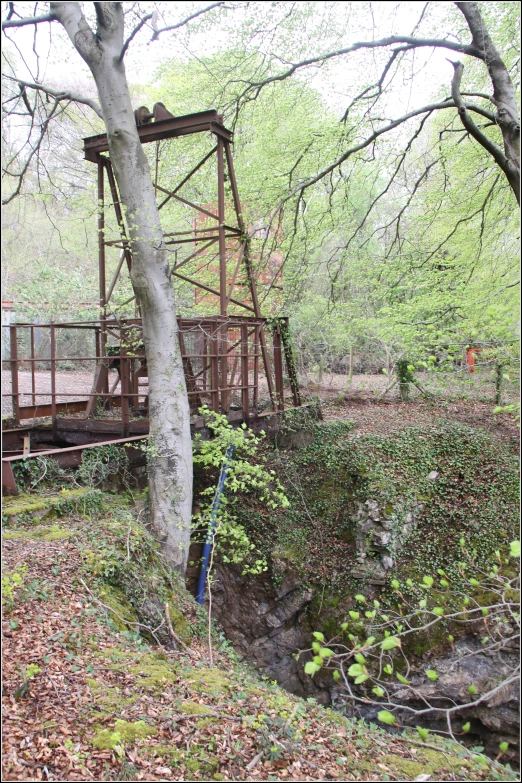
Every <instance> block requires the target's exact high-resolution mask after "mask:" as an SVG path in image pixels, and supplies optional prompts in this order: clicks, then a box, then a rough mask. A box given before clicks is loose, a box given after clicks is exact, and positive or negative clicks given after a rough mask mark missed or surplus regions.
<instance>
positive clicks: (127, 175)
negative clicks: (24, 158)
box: [50, 2, 192, 573]
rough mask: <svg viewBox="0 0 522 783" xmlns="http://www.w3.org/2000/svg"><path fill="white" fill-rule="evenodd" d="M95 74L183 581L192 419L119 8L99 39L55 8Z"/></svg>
mask: <svg viewBox="0 0 522 783" xmlns="http://www.w3.org/2000/svg"><path fill="white" fill-rule="evenodd" d="M50 5H51V13H52V14H53V15H54V18H56V19H57V20H58V21H59V22H61V24H62V25H63V26H64V28H65V29H66V31H67V33H68V35H69V38H70V39H71V41H72V43H73V45H74V46H75V48H76V50H77V51H78V52H79V53H80V55H81V56H82V57H83V59H84V60H85V62H86V63H87V65H88V66H89V68H90V70H91V72H92V75H93V77H94V80H95V82H96V87H97V89H98V96H99V100H100V105H101V109H102V113H103V118H104V121H105V126H106V128H107V137H108V142H109V152H110V157H111V161H112V165H113V167H114V173H115V176H116V181H117V183H118V188H119V192H120V197H121V200H122V203H123V205H124V209H125V215H126V221H127V225H128V229H129V236H130V240H131V249H132V270H131V280H132V285H133V288H134V292H135V293H136V296H137V297H138V299H139V302H140V306H141V312H142V320H143V342H144V345H145V353H146V356H147V367H148V376H149V420H150V438H149V443H150V447H151V450H152V452H151V454H150V455H149V499H150V506H151V515H152V523H153V525H154V527H155V528H156V531H157V532H158V533H159V534H160V536H161V539H162V543H163V548H164V551H165V553H166V554H167V555H168V558H169V560H170V562H171V564H172V565H173V567H174V568H175V569H177V570H179V571H180V572H182V573H184V571H185V568H186V564H187V557H188V548H189V543H190V527H191V517H192V440H191V435H190V411H189V404H188V397H187V390H186V386H185V375H184V372H183V364H182V360H181V353H180V347H179V339H178V326H177V319H176V312H175V302H174V292H173V288H172V284H171V282H170V281H169V276H168V271H169V266H168V259H167V253H166V248H165V244H164V240H163V233H162V230H161V224H160V218H159V213H158V209H157V205H156V198H155V194H154V187H153V185H152V179H151V174H150V169H149V165H148V161H147V158H146V156H145V153H144V152H143V149H142V146H141V142H140V139H139V136H138V131H137V128H136V123H135V120H134V112H133V109H132V104H131V99H130V94H129V89H128V85H127V78H126V75H125V67H124V64H123V59H122V57H121V52H122V47H123V33H124V19H123V10H122V5H121V3H113V2H98V3H94V6H95V10H96V16H97V30H96V35H94V34H93V32H92V30H91V28H90V27H89V24H88V23H87V21H86V19H85V17H84V16H83V13H82V10H81V7H80V5H79V3H74V2H51V4H50Z"/></svg>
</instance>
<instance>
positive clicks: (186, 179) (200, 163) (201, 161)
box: [158, 145, 217, 210]
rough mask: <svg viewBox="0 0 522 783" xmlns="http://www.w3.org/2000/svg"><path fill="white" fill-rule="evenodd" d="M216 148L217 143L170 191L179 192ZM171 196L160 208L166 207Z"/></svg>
mask: <svg viewBox="0 0 522 783" xmlns="http://www.w3.org/2000/svg"><path fill="white" fill-rule="evenodd" d="M216 150H217V145H216V146H215V147H212V149H211V150H210V152H209V153H208V154H207V155H205V157H204V158H203V159H202V160H200V161H199V163H198V164H197V165H196V166H194V168H193V169H192V170H191V171H190V172H189V173H188V174H187V176H186V177H184V178H183V179H182V180H181V182H180V183H179V185H176V187H175V188H174V190H171V191H169V193H171V194H174V193H177V192H178V190H181V188H182V187H183V185H186V183H187V182H188V181H189V179H190V178H191V177H193V176H194V174H195V173H196V172H197V171H199V169H200V168H201V167H202V166H203V165H204V164H205V163H206V162H207V160H208V159H209V158H211V157H212V155H213V154H214V153H215V151H216ZM171 198H172V196H171V195H169V196H168V197H167V198H166V199H164V201H162V202H161V204H160V205H159V207H158V210H160V209H161V208H162V207H164V206H165V204H166V203H167V202H168V201H170V199H171Z"/></svg>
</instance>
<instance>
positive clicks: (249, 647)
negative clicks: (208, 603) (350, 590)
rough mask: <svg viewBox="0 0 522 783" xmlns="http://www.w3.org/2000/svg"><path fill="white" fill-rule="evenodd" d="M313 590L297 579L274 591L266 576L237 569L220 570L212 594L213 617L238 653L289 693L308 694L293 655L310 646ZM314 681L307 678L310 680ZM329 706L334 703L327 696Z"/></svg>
mask: <svg viewBox="0 0 522 783" xmlns="http://www.w3.org/2000/svg"><path fill="white" fill-rule="evenodd" d="M312 596H313V592H312V590H310V589H309V588H306V587H304V586H303V585H302V583H301V580H300V579H299V577H297V576H296V575H291V574H289V575H288V576H287V578H286V579H285V578H283V581H282V583H281V586H280V587H279V588H275V587H274V585H273V584H272V582H271V580H270V578H269V577H268V576H266V575H264V574H263V575H260V576H256V577H252V576H250V575H248V576H246V577H245V576H242V575H241V573H240V571H239V569H237V568H235V567H233V566H224V565H221V564H220V565H218V566H217V569H216V574H215V584H214V588H213V591H212V612H213V614H214V616H215V617H216V618H217V620H218V621H219V623H220V625H221V627H222V628H223V630H224V632H225V635H226V636H227V638H228V639H230V641H231V642H232V644H233V645H234V647H235V649H236V650H237V651H238V652H241V653H242V654H243V655H244V656H245V658H246V659H247V660H248V661H249V662H250V663H251V664H252V665H253V666H254V667H255V668H258V669H262V670H263V673H264V674H266V675H268V676H269V677H271V678H272V679H274V680H277V682H278V683H279V684H280V685H282V686H283V687H284V688H286V690H288V691H290V693H296V694H298V695H300V696H305V695H307V694H308V693H309V691H307V690H306V688H305V687H304V684H303V683H305V682H306V680H305V677H304V674H303V673H302V664H300V663H299V662H298V661H297V660H296V659H295V657H294V655H295V653H296V652H297V651H298V650H299V649H300V648H303V647H307V646H308V645H309V640H310V630H309V629H308V628H307V626H306V621H305V615H306V608H307V606H308V604H309V602H310V600H311V598H312ZM307 679H308V680H309V679H310V678H309V677H308V678H307ZM323 701H325V702H329V701H330V697H329V694H325V698H324V699H323Z"/></svg>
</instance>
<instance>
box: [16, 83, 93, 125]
mask: <svg viewBox="0 0 522 783" xmlns="http://www.w3.org/2000/svg"><path fill="white" fill-rule="evenodd" d="M5 78H6V79H9V80H10V81H13V82H17V84H18V85H19V86H20V89H21V90H22V88H23V87H27V88H29V89H30V90H39V91H40V92H44V93H45V94H46V95H50V96H51V97H53V98H56V99H57V100H58V101H73V102H74V103H84V104H85V105H86V106H89V107H90V108H91V109H92V110H93V111H94V112H96V114H97V115H98V117H100V119H102V120H103V115H102V110H101V108H100V107H99V105H98V104H97V103H96V101H93V100H92V99H91V98H86V97H85V96H83V95H78V93H75V92H71V91H70V90H69V91H64V90H56V89H54V88H53V87H49V86H47V85H45V84H38V83H37V82H26V81H24V80H23V79H16V78H14V77H13V76H6V77H5ZM22 97H23V95H22Z"/></svg>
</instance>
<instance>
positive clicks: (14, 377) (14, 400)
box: [9, 324, 20, 424]
mask: <svg viewBox="0 0 522 783" xmlns="http://www.w3.org/2000/svg"><path fill="white" fill-rule="evenodd" d="M9 342H10V359H9V361H10V363H11V405H12V409H13V419H14V420H15V422H16V423H17V424H18V422H19V421H20V394H19V391H18V336H17V328H16V325H13V324H12V325H11V326H10V327H9Z"/></svg>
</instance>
